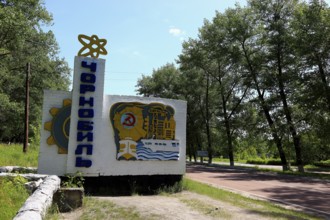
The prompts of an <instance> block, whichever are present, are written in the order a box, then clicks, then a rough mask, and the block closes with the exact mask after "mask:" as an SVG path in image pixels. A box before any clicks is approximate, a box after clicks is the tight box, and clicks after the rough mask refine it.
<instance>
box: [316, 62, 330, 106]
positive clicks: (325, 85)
mask: <svg viewBox="0 0 330 220" xmlns="http://www.w3.org/2000/svg"><path fill="white" fill-rule="evenodd" d="M318 67H319V73H320V78H321V82H322V85H323V94H324V96H325V98H326V99H327V105H328V110H329V111H330V89H329V86H328V82H327V78H326V75H325V71H324V68H323V65H322V62H321V61H320V60H319V61H318Z"/></svg>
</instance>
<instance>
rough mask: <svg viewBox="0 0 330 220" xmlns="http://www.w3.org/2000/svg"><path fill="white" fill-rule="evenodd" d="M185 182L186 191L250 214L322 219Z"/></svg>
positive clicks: (283, 217) (195, 183)
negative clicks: (238, 208)
mask: <svg viewBox="0 0 330 220" xmlns="http://www.w3.org/2000/svg"><path fill="white" fill-rule="evenodd" d="M183 181H184V182H183V187H184V189H186V190H189V191H191V192H195V193H198V194H202V195H206V196H208V197H210V198H213V199H216V200H219V201H222V202H226V203H229V204H231V205H234V206H237V207H240V208H244V209H246V210H248V211H250V212H254V213H257V214H259V215H261V216H264V217H269V218H274V219H322V218H319V217H316V216H312V215H309V214H306V213H303V212H298V211H294V210H289V209H285V208H283V207H281V206H279V205H276V204H273V203H271V202H267V201H261V200H256V199H251V198H247V197H244V196H241V195H239V194H236V193H232V192H229V191H225V190H222V189H218V188H215V187H212V186H209V185H207V184H204V183H199V182H196V181H193V180H190V179H187V178H184V180H183Z"/></svg>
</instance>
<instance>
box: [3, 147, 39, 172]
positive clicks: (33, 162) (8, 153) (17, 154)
mask: <svg viewBox="0 0 330 220" xmlns="http://www.w3.org/2000/svg"><path fill="white" fill-rule="evenodd" d="M38 153H39V149H38V147H35V146H32V145H31V146H29V148H28V151H27V153H26V154H25V153H23V145H21V144H20V145H19V144H10V145H8V144H0V166H24V167H37V166H38Z"/></svg>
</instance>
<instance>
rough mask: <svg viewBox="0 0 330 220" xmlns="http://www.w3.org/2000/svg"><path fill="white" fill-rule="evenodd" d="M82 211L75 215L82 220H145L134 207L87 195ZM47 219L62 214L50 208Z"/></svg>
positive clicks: (55, 217) (54, 219) (59, 217)
mask: <svg viewBox="0 0 330 220" xmlns="http://www.w3.org/2000/svg"><path fill="white" fill-rule="evenodd" d="M83 204H84V205H83V208H82V211H81V212H80V213H79V214H78V216H75V218H77V219H78V218H79V219H81V220H90V219H94V220H106V219H130V220H143V219H144V218H143V217H141V216H140V215H139V213H138V212H137V211H136V210H135V209H134V208H132V207H127V208H123V207H119V206H117V205H115V204H114V203H113V202H111V201H106V200H99V199H96V198H92V197H88V196H87V197H85V198H84V202H83ZM45 219H46V220H58V219H61V214H60V213H59V212H58V209H57V208H56V207H54V206H53V207H52V208H51V209H49V210H48V213H47V215H46V217H45Z"/></svg>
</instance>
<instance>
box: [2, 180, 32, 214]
mask: <svg viewBox="0 0 330 220" xmlns="http://www.w3.org/2000/svg"><path fill="white" fill-rule="evenodd" d="M25 182H27V181H26V180H25V179H24V178H23V177H19V176H17V177H1V178H0V219H1V220H7V219H13V217H14V216H15V215H16V213H17V211H18V210H19V209H20V208H21V206H22V205H23V204H24V202H25V200H26V199H27V198H28V197H29V194H28V192H27V191H26V189H25V187H24V185H23V184H24V183H25Z"/></svg>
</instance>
